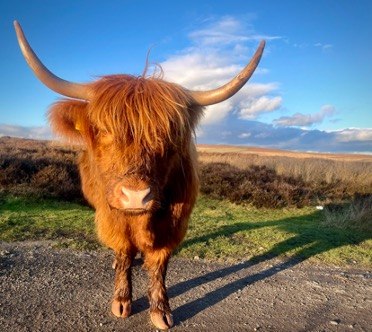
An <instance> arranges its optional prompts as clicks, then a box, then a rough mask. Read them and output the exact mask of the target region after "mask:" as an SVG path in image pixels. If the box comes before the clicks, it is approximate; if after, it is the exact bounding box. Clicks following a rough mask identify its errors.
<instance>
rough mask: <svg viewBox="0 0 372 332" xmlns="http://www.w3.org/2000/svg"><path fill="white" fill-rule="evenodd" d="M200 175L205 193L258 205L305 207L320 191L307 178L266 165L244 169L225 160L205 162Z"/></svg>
mask: <svg viewBox="0 0 372 332" xmlns="http://www.w3.org/2000/svg"><path fill="white" fill-rule="evenodd" d="M200 178H201V189H200V190H201V192H202V193H204V194H206V195H210V196H211V197H213V198H217V199H228V200H230V201H232V202H234V203H251V204H253V205H254V206H256V207H267V208H279V207H285V206H297V207H301V206H304V205H308V204H310V202H311V200H312V199H315V198H316V195H317V193H316V191H314V190H312V188H311V186H310V185H308V184H306V183H305V182H304V181H303V180H301V179H298V178H297V179H295V178H292V177H288V176H282V175H278V174H277V173H276V172H275V171H274V170H272V169H269V168H267V167H266V166H256V165H252V166H250V167H249V168H247V169H244V170H242V169H238V168H236V167H234V166H231V165H229V164H224V163H209V164H201V165H200Z"/></svg>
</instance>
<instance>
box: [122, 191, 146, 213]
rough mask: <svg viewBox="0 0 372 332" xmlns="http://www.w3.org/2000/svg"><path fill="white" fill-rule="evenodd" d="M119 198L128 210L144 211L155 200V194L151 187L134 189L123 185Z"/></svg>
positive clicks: (124, 208)
mask: <svg viewBox="0 0 372 332" xmlns="http://www.w3.org/2000/svg"><path fill="white" fill-rule="evenodd" d="M119 200H120V202H121V204H122V208H123V210H125V211H128V212H142V211H145V210H147V209H148V208H149V204H150V203H151V201H152V200H153V194H152V192H151V189H150V188H149V187H148V188H145V189H141V190H133V189H129V188H127V187H124V186H122V187H121V191H120V197H119Z"/></svg>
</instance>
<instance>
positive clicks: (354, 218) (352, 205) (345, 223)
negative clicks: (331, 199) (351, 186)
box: [323, 195, 372, 234]
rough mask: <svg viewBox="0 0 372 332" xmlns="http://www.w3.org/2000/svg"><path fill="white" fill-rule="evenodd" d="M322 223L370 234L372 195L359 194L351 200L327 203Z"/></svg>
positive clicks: (371, 228) (371, 232)
mask: <svg viewBox="0 0 372 332" xmlns="http://www.w3.org/2000/svg"><path fill="white" fill-rule="evenodd" d="M323 224H324V225H326V226H328V227H336V228H340V229H352V230H359V231H366V232H368V233H370V234H372V196H371V195H365V196H360V195H359V196H356V197H355V198H354V199H353V200H352V201H351V202H346V203H342V204H329V205H328V206H326V207H325V209H324V220H323Z"/></svg>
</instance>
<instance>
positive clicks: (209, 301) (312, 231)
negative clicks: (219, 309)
mask: <svg viewBox="0 0 372 332" xmlns="http://www.w3.org/2000/svg"><path fill="white" fill-rule="evenodd" d="M315 219H318V220H319V213H318V212H316V213H313V214H311V215H306V216H301V217H295V218H286V219H282V220H275V221H265V222H256V223H244V222H243V223H234V224H231V225H227V226H222V227H221V228H220V229H218V230H217V231H215V232H214V233H211V234H207V235H205V236H201V237H199V238H194V239H191V240H188V241H185V243H184V244H183V247H187V246H190V245H192V244H195V243H198V242H206V241H208V240H209V241H210V240H211V239H214V238H217V237H219V236H230V235H232V234H235V233H237V232H240V231H249V230H253V229H257V228H264V227H272V226H275V227H277V228H278V229H281V230H284V231H285V232H287V233H291V234H294V235H293V236H292V237H291V238H289V239H286V240H284V241H282V242H280V243H278V244H276V245H274V246H273V247H272V248H270V249H269V250H268V251H266V252H265V253H263V254H261V255H258V256H255V257H252V258H251V259H249V260H247V261H245V262H242V263H238V264H236V265H233V266H229V267H225V268H222V269H219V270H217V271H213V272H209V273H206V274H204V275H201V276H199V277H196V278H193V279H190V280H186V281H182V282H179V283H177V284H175V285H172V286H170V287H168V294H169V297H170V298H174V297H177V296H179V295H181V294H183V293H185V292H187V291H189V290H191V289H194V288H197V287H200V286H202V285H204V284H206V283H209V282H211V281H214V280H217V279H218V278H224V277H226V276H229V275H233V274H235V273H238V272H246V271H248V272H246V273H245V274H249V269H250V268H251V267H252V266H254V265H256V264H258V263H262V262H265V261H268V260H271V259H273V258H275V257H278V256H279V255H285V254H288V255H289V252H290V251H295V252H296V253H295V254H293V255H292V256H291V257H290V258H287V259H286V260H284V261H281V262H280V263H277V264H275V265H270V267H269V268H267V269H265V270H263V271H260V272H258V273H255V274H251V275H248V276H245V277H241V278H239V279H237V280H235V281H233V282H232V283H229V284H226V285H224V286H222V287H219V288H216V289H214V290H212V291H210V292H209V293H207V294H205V295H204V296H203V297H201V298H197V299H195V300H193V301H191V302H188V303H185V304H184V305H182V306H180V307H178V308H176V309H175V310H174V311H173V314H174V318H175V324H180V322H181V321H184V320H187V319H190V318H192V317H193V316H195V315H197V314H198V313H200V312H202V311H203V310H205V309H206V308H208V307H211V306H214V305H215V304H217V303H219V302H220V301H222V300H224V299H226V298H227V297H229V296H230V295H232V294H233V293H235V292H237V291H238V290H239V289H242V288H244V287H246V286H249V285H252V284H254V283H255V282H257V281H260V280H263V279H266V278H269V277H271V276H273V275H275V274H276V273H278V272H280V271H282V270H285V269H288V268H291V267H293V266H295V265H297V264H298V263H300V262H302V261H304V260H306V259H308V258H310V257H312V256H314V255H317V254H320V253H323V252H326V251H329V250H331V249H334V248H337V247H341V246H344V245H350V244H352V245H358V244H359V243H361V242H362V241H364V240H366V239H369V238H370V237H371V236H370V234H368V232H352V233H351V232H350V231H344V230H342V229H335V228H329V227H322V226H320V225H318V227H314V224H312V225H309V227H298V223H299V222H301V223H308V222H309V220H315ZM289 256H290V255H289ZM147 308H148V303H147V299H145V298H144V297H142V298H140V299H138V300H136V301H135V302H134V303H133V309H134V311H135V313H136V312H140V311H142V310H145V309H147Z"/></svg>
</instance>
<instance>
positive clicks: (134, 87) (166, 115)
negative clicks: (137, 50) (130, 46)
mask: <svg viewBox="0 0 372 332" xmlns="http://www.w3.org/2000/svg"><path fill="white" fill-rule="evenodd" d="M92 89H93V90H94V93H93V95H94V99H93V100H91V101H90V102H89V107H88V114H89V117H90V120H91V122H92V123H94V124H95V125H96V126H97V127H98V130H106V131H108V132H109V133H111V134H113V135H114V136H115V137H122V138H124V139H125V140H126V142H125V144H126V145H132V144H133V146H138V145H141V147H142V148H144V149H145V150H147V151H156V152H164V151H163V149H164V144H165V142H167V143H171V144H174V145H175V146H178V145H179V142H182V141H183V139H184V137H185V135H188V134H189V133H190V132H192V131H193V130H194V126H195V124H196V122H197V120H198V118H199V116H200V115H201V113H202V111H201V109H200V107H199V106H193V101H192V100H191V97H190V95H189V94H188V93H187V92H186V91H185V90H184V89H183V88H182V87H179V86H177V85H175V84H173V83H169V82H166V81H163V80H161V79H158V78H155V77H153V78H144V77H135V76H130V75H111V76H105V77H102V78H101V79H100V80H98V81H96V82H94V83H93V84H92Z"/></svg>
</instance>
